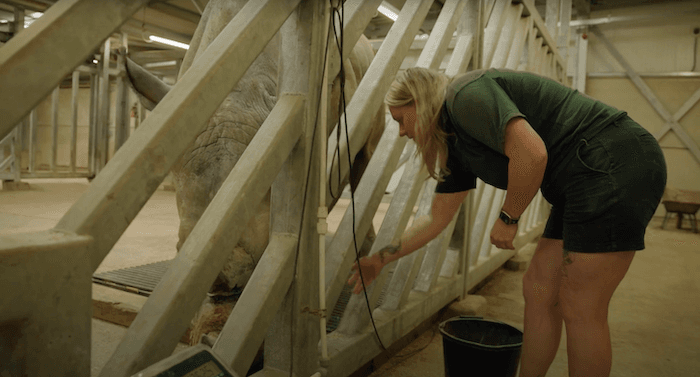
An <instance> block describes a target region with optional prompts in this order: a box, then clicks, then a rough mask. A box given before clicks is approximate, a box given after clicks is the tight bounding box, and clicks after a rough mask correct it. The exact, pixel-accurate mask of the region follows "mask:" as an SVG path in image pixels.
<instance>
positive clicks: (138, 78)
mask: <svg viewBox="0 0 700 377" xmlns="http://www.w3.org/2000/svg"><path fill="white" fill-rule="evenodd" d="M126 77H127V80H126V81H127V82H128V83H129V86H130V87H131V89H133V90H134V92H135V93H136V95H138V97H139V100H140V101H141V104H142V105H143V106H144V107H145V108H147V109H148V110H153V108H154V107H156V105H157V104H158V103H159V102H160V100H162V99H163V97H165V95H166V94H168V92H169V91H170V86H169V85H168V84H166V83H164V82H163V81H161V80H160V79H159V78H158V77H156V76H155V75H153V74H152V73H151V72H148V71H147V70H146V69H144V68H143V67H141V66H140V65H138V64H136V63H134V61H133V60H131V59H129V58H126Z"/></svg>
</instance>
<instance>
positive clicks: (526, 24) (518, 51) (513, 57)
mask: <svg viewBox="0 0 700 377" xmlns="http://www.w3.org/2000/svg"><path fill="white" fill-rule="evenodd" d="M515 27H516V33H515V38H514V39H513V47H512V48H513V50H512V51H511V54H509V56H508V60H507V61H506V64H505V68H508V69H513V70H517V69H518V66H519V65H520V64H521V61H522V60H523V50H525V48H526V42H527V41H526V40H527V34H528V30H530V29H531V28H532V18H531V17H520V20H518V23H517V25H515Z"/></svg>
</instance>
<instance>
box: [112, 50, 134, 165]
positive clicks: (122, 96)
mask: <svg viewBox="0 0 700 377" xmlns="http://www.w3.org/2000/svg"><path fill="white" fill-rule="evenodd" d="M117 69H118V70H119V75H118V76H117V77H116V94H115V100H114V102H115V103H114V152H115V153H116V151H117V150H119V148H121V146H122V145H124V143H125V142H126V139H128V138H129V121H130V119H129V88H128V87H127V84H126V82H125V81H124V56H123V55H122V54H117Z"/></svg>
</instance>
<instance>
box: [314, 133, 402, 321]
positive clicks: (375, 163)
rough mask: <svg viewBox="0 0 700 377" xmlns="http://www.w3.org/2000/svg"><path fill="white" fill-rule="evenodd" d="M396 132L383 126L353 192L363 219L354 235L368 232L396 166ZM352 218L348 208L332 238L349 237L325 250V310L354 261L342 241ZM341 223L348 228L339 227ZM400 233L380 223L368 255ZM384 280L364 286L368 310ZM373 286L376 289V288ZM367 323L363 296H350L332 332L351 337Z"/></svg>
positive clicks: (398, 141)
mask: <svg viewBox="0 0 700 377" xmlns="http://www.w3.org/2000/svg"><path fill="white" fill-rule="evenodd" d="M398 133H399V128H398V127H397V126H392V125H390V126H388V127H386V129H385V130H384V135H383V136H382V138H381V139H380V141H379V144H378V145H377V150H376V152H375V155H374V156H373V157H372V159H371V160H370V163H369V165H368V166H367V169H366V170H365V174H364V176H363V177H362V180H361V181H360V184H359V185H358V186H357V189H356V190H355V208H356V210H358V214H360V215H362V216H363V217H364V218H366V219H367V220H364V222H365V223H364V224H363V222H362V221H361V220H360V221H358V223H356V224H355V227H356V228H357V232H356V233H357V234H358V235H362V234H365V233H366V232H367V230H368V229H369V226H370V225H371V221H372V220H371V219H372V218H373V216H374V213H375V212H376V210H377V208H378V206H379V203H380V202H381V199H382V196H383V194H384V190H385V189H386V186H387V185H388V184H389V180H390V179H391V175H392V173H393V172H394V171H395V170H396V164H397V163H398V161H399V158H400V157H401V152H402V151H403V148H404V146H405V144H406V138H403V137H398ZM404 174H405V173H404ZM368 209H369V210H368ZM387 216H388V214H387ZM352 217H353V214H352V209H350V208H349V209H347V210H346V211H345V215H344V216H343V219H342V220H341V222H340V226H339V227H338V232H337V234H336V237H338V236H339V235H341V234H343V232H349V233H350V235H349V236H343V237H342V238H340V239H339V240H338V242H337V243H336V240H335V239H334V240H333V242H332V243H331V245H330V247H329V248H328V255H327V260H326V266H328V267H332V269H329V270H328V269H327V271H329V273H330V275H331V276H332V277H333V280H332V281H331V283H330V284H328V287H327V288H326V289H327V293H330V294H332V296H331V297H327V300H326V303H327V304H328V306H329V307H333V306H335V303H336V301H337V296H339V295H340V291H341V290H342V287H343V285H344V284H347V278H348V274H349V272H350V266H351V265H352V262H353V260H355V259H356V254H355V248H354V244H353V242H348V240H346V239H347V238H350V239H349V241H352V229H350V228H349V225H350V224H352ZM400 220H402V219H400ZM400 223H402V224H403V226H404V227H405V223H404V222H403V221H400ZM345 224H348V225H346V226H345V227H343V226H344V225H345ZM387 224H389V223H387ZM402 231H403V228H402V229H398V232H399V233H398V234H397V229H390V228H385V225H384V223H382V227H381V229H380V230H379V232H378V233H377V237H376V239H375V241H374V244H373V245H372V249H371V250H370V252H369V254H370V255H373V254H374V253H376V252H378V251H379V249H380V248H382V247H384V246H386V245H388V244H390V243H392V242H395V241H396V240H397V239H398V237H400V234H401V232H402ZM362 240H363V239H358V247H359V245H362ZM340 242H342V243H340ZM337 245H338V246H337ZM340 247H343V248H340ZM336 250H337V251H336ZM339 262H340V263H339ZM335 266H338V267H335ZM387 271H388V269H387ZM382 272H386V271H382ZM327 279H328V277H327ZM384 279H385V275H382V274H380V276H379V277H378V278H377V279H375V281H374V282H373V283H372V284H371V285H369V286H367V295H368V296H369V302H370V306H371V307H374V303H376V302H377V300H378V298H379V293H380V292H381V286H382V284H383V282H384ZM377 287H380V288H379V289H377ZM328 296H330V295H328ZM368 322H369V315H368V314H367V303H366V301H365V297H364V295H362V294H360V295H353V296H352V297H351V298H350V300H349V301H348V304H347V306H346V308H345V314H344V315H343V318H342V319H341V321H340V324H339V325H338V329H337V330H336V331H339V332H343V333H348V334H353V333H355V332H356V331H357V330H358V328H360V327H362V326H364V325H365V324H366V323H368Z"/></svg>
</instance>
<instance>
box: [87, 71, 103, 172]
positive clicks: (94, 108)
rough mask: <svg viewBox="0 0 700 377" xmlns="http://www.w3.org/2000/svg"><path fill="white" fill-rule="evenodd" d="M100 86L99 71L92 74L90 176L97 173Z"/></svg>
mask: <svg viewBox="0 0 700 377" xmlns="http://www.w3.org/2000/svg"><path fill="white" fill-rule="evenodd" d="M99 86H100V81H99V79H98V76H97V73H93V74H91V75H90V126H89V127H88V171H89V175H90V176H94V175H95V174H97V169H96V167H95V164H96V158H95V154H96V145H97V114H98V113H99V104H98V102H99V97H98V93H99Z"/></svg>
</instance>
